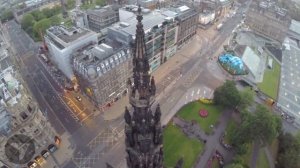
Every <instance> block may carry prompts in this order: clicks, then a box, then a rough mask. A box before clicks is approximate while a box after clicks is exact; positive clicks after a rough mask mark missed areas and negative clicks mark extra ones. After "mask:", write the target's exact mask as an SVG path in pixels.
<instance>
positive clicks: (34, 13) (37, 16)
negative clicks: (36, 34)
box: [31, 10, 46, 21]
mask: <svg viewBox="0 0 300 168" xmlns="http://www.w3.org/2000/svg"><path fill="white" fill-rule="evenodd" d="M31 14H32V16H33V17H34V19H35V20H36V21H40V20H42V19H44V18H46V16H45V15H44V13H43V12H42V11H40V10H35V11H32V12H31Z"/></svg>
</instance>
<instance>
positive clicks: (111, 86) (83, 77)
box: [72, 43, 132, 107]
mask: <svg viewBox="0 0 300 168" xmlns="http://www.w3.org/2000/svg"><path fill="white" fill-rule="evenodd" d="M72 56H73V68H74V70H75V72H76V76H77V77H79V81H80V85H81V87H82V88H83V90H84V91H85V93H86V95H87V96H88V97H89V98H90V99H91V100H92V101H93V102H95V103H96V104H97V106H99V107H102V106H103V105H107V106H110V105H111V103H113V102H114V101H117V100H118V99H119V98H121V97H122V96H123V95H126V93H127V85H126V81H127V79H128V78H129V77H131V72H130V69H131V67H132V61H131V59H130V50H129V49H128V48H124V47H120V46H110V45H108V44H104V43H103V44H100V45H89V46H87V47H85V48H82V49H80V50H78V51H77V52H75V53H73V55H72Z"/></svg>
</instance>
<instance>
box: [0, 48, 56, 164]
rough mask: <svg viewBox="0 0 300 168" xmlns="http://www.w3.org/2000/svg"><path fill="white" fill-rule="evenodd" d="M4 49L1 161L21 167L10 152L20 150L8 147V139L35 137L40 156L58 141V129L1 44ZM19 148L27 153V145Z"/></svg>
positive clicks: (0, 83) (0, 84)
mask: <svg viewBox="0 0 300 168" xmlns="http://www.w3.org/2000/svg"><path fill="white" fill-rule="evenodd" d="M1 44H2V43H1ZM0 50H1V51H0V53H1V55H0V64H1V67H0V68H1V69H0V161H1V162H3V163H4V164H6V165H8V166H10V167H17V166H22V165H19V164H14V163H12V160H11V158H9V157H8V155H6V153H7V151H9V152H12V153H14V152H16V151H14V150H12V149H10V148H9V149H8V150H7V151H6V150H5V149H6V148H5V147H6V146H7V142H8V140H10V139H12V138H15V140H16V139H17V140H19V141H21V142H23V141H24V139H23V138H19V139H18V138H16V136H17V135H25V136H26V137H28V138H30V139H32V140H33V142H34V145H35V153H36V155H38V154H39V153H40V152H41V150H44V149H47V147H48V145H49V144H51V143H54V137H55V132H54V130H53V128H52V127H51V126H50V124H49V123H48V121H47V119H46V118H45V116H44V115H43V113H42V112H41V110H40V109H39V107H38V105H37V103H36V102H35V100H33V98H32V97H31V95H30V93H29V92H28V90H27V88H26V87H25V86H24V85H23V80H22V78H21V76H20V74H19V73H18V72H17V71H15V70H14V68H13V65H12V62H11V59H10V57H9V55H8V54H7V52H6V48H4V46H2V45H1V49H0ZM17 149H18V150H19V151H20V153H25V152H26V150H27V147H26V146H24V145H23V146H17ZM16 155H17V154H16ZM31 159H33V158H31ZM25 166H27V165H25Z"/></svg>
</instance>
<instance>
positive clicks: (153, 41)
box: [108, 11, 178, 72]
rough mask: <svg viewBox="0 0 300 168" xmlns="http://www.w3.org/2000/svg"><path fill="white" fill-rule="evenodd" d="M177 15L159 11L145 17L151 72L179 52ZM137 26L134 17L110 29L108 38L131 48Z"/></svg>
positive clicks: (147, 51)
mask: <svg viewBox="0 0 300 168" xmlns="http://www.w3.org/2000/svg"><path fill="white" fill-rule="evenodd" d="M175 15H176V13H175V12H172V11H157V12H151V13H145V15H144V23H145V34H146V35H145V36H146V37H145V42H146V54H147V58H148V59H149V64H150V72H153V71H155V70H156V69H157V68H158V67H159V66H160V65H161V64H163V63H164V62H165V61H167V60H168V59H169V58H170V57H171V56H173V55H174V54H175V53H176V51H177V45H176V44H177V34H178V26H177V22H176V20H175V19H174V18H175ZM130 16H131V15H130ZM135 24H136V21H135V20H134V17H129V18H128V19H124V20H122V21H121V22H120V23H119V24H117V25H115V26H113V27H110V28H108V38H110V39H113V40H116V41H118V42H120V43H122V44H123V45H124V46H127V47H130V44H131V43H132V42H133V41H134V38H135V34H134V33H135V32H134V30H135V27H136V26H135Z"/></svg>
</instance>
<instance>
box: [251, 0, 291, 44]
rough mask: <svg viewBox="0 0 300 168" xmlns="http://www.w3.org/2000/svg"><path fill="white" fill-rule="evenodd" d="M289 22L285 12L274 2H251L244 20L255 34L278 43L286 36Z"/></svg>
mask: <svg viewBox="0 0 300 168" xmlns="http://www.w3.org/2000/svg"><path fill="white" fill-rule="evenodd" d="M290 22H291V19H290V17H289V16H288V14H287V10H285V9H283V8H279V7H278V6H277V5H276V3H275V2H274V1H270V2H269V1H253V3H252V4H251V5H250V8H249V10H248V12H247V16H246V19H245V23H246V24H247V25H248V26H249V27H250V29H252V30H253V31H254V32H255V33H257V34H259V35H261V36H264V37H266V38H269V39H272V40H275V41H278V42H280V43H282V42H283V40H284V38H285V36H286V33H287V31H288V27H289V25H290Z"/></svg>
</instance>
